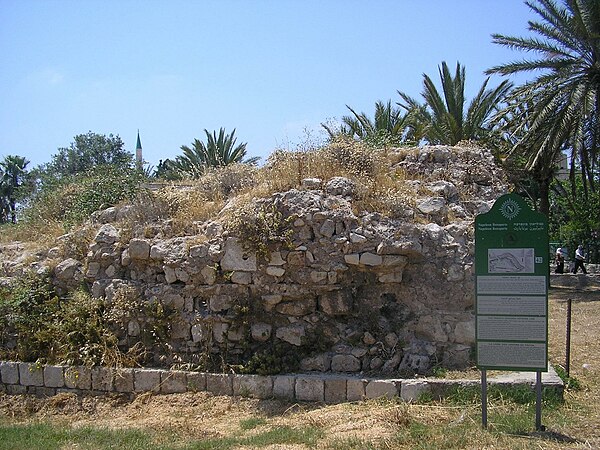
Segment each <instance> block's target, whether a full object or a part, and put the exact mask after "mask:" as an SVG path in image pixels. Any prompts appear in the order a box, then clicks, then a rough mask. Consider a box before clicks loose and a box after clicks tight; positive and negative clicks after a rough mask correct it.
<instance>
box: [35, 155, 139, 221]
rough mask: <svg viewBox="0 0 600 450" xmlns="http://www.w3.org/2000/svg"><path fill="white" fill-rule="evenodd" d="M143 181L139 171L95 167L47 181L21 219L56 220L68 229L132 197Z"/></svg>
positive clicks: (112, 167) (113, 167)
mask: <svg viewBox="0 0 600 450" xmlns="http://www.w3.org/2000/svg"><path fill="white" fill-rule="evenodd" d="M143 180H144V176H143V174H142V173H141V172H139V171H135V170H131V169H125V170H122V169H119V168H118V167H115V166H99V167H96V168H94V169H93V170H90V171H88V172H85V173H83V174H76V175H73V176H69V177H64V178H61V179H60V180H55V181H52V182H48V183H46V184H45V185H43V186H42V188H41V190H40V192H38V193H37V195H36V196H35V198H34V200H33V201H32V202H31V204H30V205H29V207H28V208H27V209H26V211H25V212H24V216H25V220H26V221H28V222H33V223H35V222H39V221H42V222H43V221H48V220H58V221H60V222H63V223H64V224H65V226H66V227H67V228H71V227H73V226H74V225H77V224H80V223H82V222H83V221H85V220H86V219H88V218H89V216H90V215H91V214H92V213H93V212H94V211H97V210H99V209H104V208H108V207H110V206H114V205H116V204H118V203H119V202H121V201H123V200H132V199H134V198H135V196H136V195H137V193H138V192H139V191H140V189H141V183H142V181H143Z"/></svg>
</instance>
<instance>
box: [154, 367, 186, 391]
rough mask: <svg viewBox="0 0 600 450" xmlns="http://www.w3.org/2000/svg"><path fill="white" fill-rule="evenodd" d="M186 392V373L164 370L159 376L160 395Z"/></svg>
mask: <svg viewBox="0 0 600 450" xmlns="http://www.w3.org/2000/svg"><path fill="white" fill-rule="evenodd" d="M186 391H187V376H186V372H184V371H181V370H166V371H164V372H162V374H161V385H160V392H161V394H176V393H178V392H186Z"/></svg>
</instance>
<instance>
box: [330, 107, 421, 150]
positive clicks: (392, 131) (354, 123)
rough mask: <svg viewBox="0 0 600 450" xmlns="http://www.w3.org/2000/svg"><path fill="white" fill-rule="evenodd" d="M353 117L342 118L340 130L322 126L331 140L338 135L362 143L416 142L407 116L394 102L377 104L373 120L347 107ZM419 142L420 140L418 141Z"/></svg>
mask: <svg viewBox="0 0 600 450" xmlns="http://www.w3.org/2000/svg"><path fill="white" fill-rule="evenodd" d="M346 108H348V109H349V110H350V112H351V113H352V115H347V116H343V117H342V124H341V126H340V129H339V130H337V131H334V130H332V129H331V127H329V126H328V125H327V124H321V126H322V127H323V128H325V130H326V131H327V133H328V134H329V137H330V138H331V139H333V138H335V137H336V136H338V135H343V136H349V137H352V138H354V139H358V140H361V141H367V142H373V143H381V141H383V142H384V143H392V144H399V143H401V142H404V141H407V140H409V141H410V140H414V136H413V135H414V133H412V132H411V123H410V121H409V116H408V115H407V114H405V115H403V114H402V110H401V109H400V108H395V107H394V106H393V105H392V101H391V100H388V102H387V103H385V104H384V103H383V102H382V101H378V102H376V103H375V115H374V118H373V120H371V119H370V118H369V117H368V116H367V114H365V113H364V112H361V113H360V114H359V113H357V112H356V111H355V110H354V109H353V108H351V107H350V106H348V105H346ZM417 141H418V139H417Z"/></svg>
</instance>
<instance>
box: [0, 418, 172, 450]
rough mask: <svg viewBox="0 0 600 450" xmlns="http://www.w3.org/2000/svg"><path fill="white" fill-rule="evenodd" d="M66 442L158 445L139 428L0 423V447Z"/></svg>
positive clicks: (49, 445)
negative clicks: (122, 428)
mask: <svg viewBox="0 0 600 450" xmlns="http://www.w3.org/2000/svg"><path fill="white" fill-rule="evenodd" d="M65 445H71V446H77V448H86V449H87V448H89V449H121V448H127V449H131V450H136V449H150V448H152V449H156V448H160V447H158V446H157V445H155V444H154V443H153V441H152V437H151V436H150V435H149V434H148V433H145V432H143V431H140V430H131V429H128V430H108V429H100V428H90V427H84V428H77V429H71V428H66V427H58V426H56V425H50V424H46V423H35V424H26V425H5V424H2V425H0V449H7V450H8V449H10V450H19V449H23V450H31V449H52V448H61V447H63V446H65Z"/></svg>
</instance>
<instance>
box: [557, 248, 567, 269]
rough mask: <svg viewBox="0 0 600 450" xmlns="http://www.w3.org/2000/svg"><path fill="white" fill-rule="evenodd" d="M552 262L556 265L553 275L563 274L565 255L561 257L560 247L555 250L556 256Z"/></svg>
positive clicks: (561, 250)
mask: <svg viewBox="0 0 600 450" xmlns="http://www.w3.org/2000/svg"><path fill="white" fill-rule="evenodd" d="M554 262H555V263H556V269H555V270H554V272H555V273H564V272H565V255H563V249H562V247H558V248H557V249H556V255H555V257H554Z"/></svg>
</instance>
